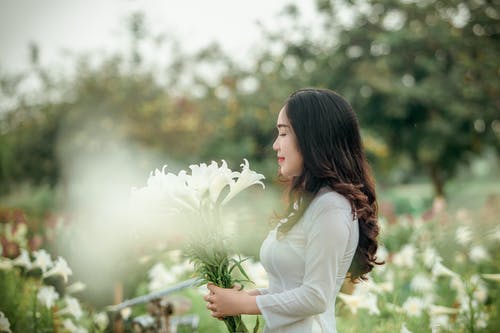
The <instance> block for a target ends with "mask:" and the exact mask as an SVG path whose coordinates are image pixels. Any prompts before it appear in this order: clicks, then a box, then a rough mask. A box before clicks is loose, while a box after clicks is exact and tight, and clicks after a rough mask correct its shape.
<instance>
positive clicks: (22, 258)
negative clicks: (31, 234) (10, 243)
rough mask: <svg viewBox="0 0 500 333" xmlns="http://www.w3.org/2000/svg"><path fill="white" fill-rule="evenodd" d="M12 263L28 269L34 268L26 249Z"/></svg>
mask: <svg viewBox="0 0 500 333" xmlns="http://www.w3.org/2000/svg"><path fill="white" fill-rule="evenodd" d="M12 263H13V264H14V265H15V266H22V267H25V268H26V269H31V266H32V264H31V259H30V256H29V254H28V251H26V250H25V249H21V254H19V256H18V257H17V258H15V259H14V260H12Z"/></svg>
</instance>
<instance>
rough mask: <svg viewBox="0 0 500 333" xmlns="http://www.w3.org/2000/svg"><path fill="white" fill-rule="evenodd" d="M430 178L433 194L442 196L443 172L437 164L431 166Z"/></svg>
mask: <svg viewBox="0 0 500 333" xmlns="http://www.w3.org/2000/svg"><path fill="white" fill-rule="evenodd" d="M431 180H432V187H433V189H434V196H435V197H442V198H444V197H445V195H444V194H445V193H444V184H445V179H444V176H443V173H442V172H441V171H440V169H439V166H437V165H432V166H431Z"/></svg>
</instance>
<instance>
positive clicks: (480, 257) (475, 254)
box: [469, 245, 490, 263]
mask: <svg viewBox="0 0 500 333" xmlns="http://www.w3.org/2000/svg"><path fill="white" fill-rule="evenodd" d="M469 258H470V260H472V261H473V262H475V263H480V262H481V261H486V260H489V259H490V254H489V253H488V251H486V249H485V248H484V247H483V246H481V245H475V246H473V247H472V249H471V250H470V252H469Z"/></svg>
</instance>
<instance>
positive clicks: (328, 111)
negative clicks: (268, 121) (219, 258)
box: [278, 88, 384, 282]
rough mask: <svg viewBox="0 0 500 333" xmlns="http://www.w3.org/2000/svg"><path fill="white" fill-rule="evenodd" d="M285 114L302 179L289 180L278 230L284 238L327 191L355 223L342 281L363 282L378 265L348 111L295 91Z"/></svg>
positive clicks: (367, 192) (354, 125)
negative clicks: (350, 258) (347, 207)
mask: <svg viewBox="0 0 500 333" xmlns="http://www.w3.org/2000/svg"><path fill="white" fill-rule="evenodd" d="M285 112H286V115H287V117H288V120H289V122H290V124H291V126H292V129H293V131H294V132H295V135H296V137H297V144H298V147H299V150H300V153H301V154H302V157H303V160H304V168H303V170H302V173H301V174H300V175H299V176H297V177H294V178H293V179H291V180H289V184H288V185H289V188H288V202H289V204H288V208H287V212H286V216H288V222H287V223H283V224H280V225H279V226H278V232H279V233H280V234H285V233H287V232H288V231H289V230H290V229H291V228H292V227H293V226H294V225H295V224H296V223H297V222H298V221H299V220H300V218H301V217H302V215H303V214H304V212H305V210H306V209H307V207H308V206H309V203H310V202H311V200H312V199H313V198H314V196H315V195H316V194H317V193H318V191H319V190H320V189H321V188H322V187H324V186H328V187H330V188H331V189H332V190H333V191H336V192H337V193H339V194H341V195H343V196H344V197H345V198H346V199H347V200H348V201H349V203H350V205H351V209H352V214H353V218H357V219H358V223H359V242H358V247H357V249H356V253H355V255H354V258H353V261H352V264H351V266H350V268H349V273H348V276H349V278H350V280H351V281H352V282H358V281H359V280H360V279H361V280H366V275H365V274H366V273H368V272H370V271H371V270H372V269H373V267H374V265H375V264H377V265H381V264H383V263H384V262H378V261H377V257H376V252H377V248H378V241H377V237H378V234H379V225H378V222H377V210H378V207H377V198H376V194H375V184H374V180H373V177H372V172H371V168H370V166H369V164H368V162H367V160H366V157H365V153H364V150H363V145H362V142H361V136H360V131H359V125H358V120H357V117H356V114H355V113H354V111H353V109H352V107H351V105H350V104H349V103H348V102H347V101H346V100H345V99H344V98H343V97H341V96H340V95H339V94H337V93H336V92H334V91H332V90H328V89H312V88H308V89H301V90H297V91H295V92H294V93H292V94H291V95H290V96H289V97H288V99H287V100H286V102H285Z"/></svg>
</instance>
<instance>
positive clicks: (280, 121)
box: [276, 107, 290, 128]
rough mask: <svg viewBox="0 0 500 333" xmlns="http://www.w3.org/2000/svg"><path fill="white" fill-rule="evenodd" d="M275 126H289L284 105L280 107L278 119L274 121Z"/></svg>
mask: <svg viewBox="0 0 500 333" xmlns="http://www.w3.org/2000/svg"><path fill="white" fill-rule="evenodd" d="M276 127H278V128H280V127H290V122H289V121H288V117H287V115H286V111H285V107H282V108H281V110H280V113H279V114H278V120H277V121H276Z"/></svg>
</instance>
